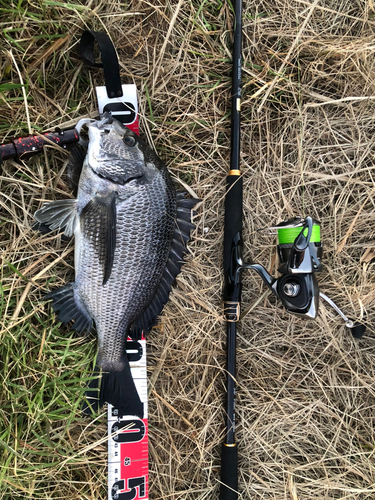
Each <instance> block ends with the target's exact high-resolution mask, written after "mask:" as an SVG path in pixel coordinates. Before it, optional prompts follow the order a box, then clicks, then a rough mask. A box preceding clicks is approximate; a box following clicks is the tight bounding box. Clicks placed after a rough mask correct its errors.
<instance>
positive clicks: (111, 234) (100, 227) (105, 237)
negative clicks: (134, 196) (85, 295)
mask: <svg viewBox="0 0 375 500" xmlns="http://www.w3.org/2000/svg"><path fill="white" fill-rule="evenodd" d="M80 218H81V228H82V232H83V234H84V236H85V237H86V238H88V239H89V240H90V241H91V243H92V244H93V246H94V248H95V250H96V252H97V254H98V256H99V261H100V263H101V264H102V265H103V285H105V284H106V283H107V281H108V280H109V277H110V276H111V271H112V266H113V260H114V255H115V248H116V194H115V193H111V194H109V195H107V196H99V195H97V196H95V197H94V198H92V200H91V201H89V203H88V204H87V205H86V206H85V208H84V209H83V210H82V213H81V216H80Z"/></svg>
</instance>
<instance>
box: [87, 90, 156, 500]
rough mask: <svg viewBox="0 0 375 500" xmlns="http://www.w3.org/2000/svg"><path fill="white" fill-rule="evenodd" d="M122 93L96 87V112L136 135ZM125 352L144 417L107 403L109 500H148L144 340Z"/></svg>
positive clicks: (134, 112) (131, 98) (133, 105)
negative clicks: (112, 94)
mask: <svg viewBox="0 0 375 500" xmlns="http://www.w3.org/2000/svg"><path fill="white" fill-rule="evenodd" d="M121 88H122V92H123V95H122V96H121V97H120V98H118V97H115V98H110V97H108V92H107V88H106V87H96V95H97V98H98V108H99V113H100V114H102V113H104V112H105V111H109V112H110V113H111V114H112V116H114V117H115V118H116V119H117V120H119V121H121V122H122V123H123V124H124V125H126V126H127V127H128V128H130V129H131V130H132V131H133V132H135V133H136V134H138V135H139V119H138V101H137V89H136V86H135V85H122V86H121ZM126 353H127V356H128V359H129V364H130V371H131V374H132V377H133V380H134V383H135V387H136V389H137V391H138V394H139V397H140V400H141V401H142V403H143V410H144V417H143V419H140V418H139V417H136V416H134V415H124V416H122V417H121V418H119V417H118V411H117V410H116V407H114V406H112V405H110V404H109V405H108V499H109V500H138V499H140V500H148V401H147V363H146V340H145V339H144V338H142V339H141V340H139V341H137V342H135V341H133V340H132V339H130V338H128V341H127V343H126Z"/></svg>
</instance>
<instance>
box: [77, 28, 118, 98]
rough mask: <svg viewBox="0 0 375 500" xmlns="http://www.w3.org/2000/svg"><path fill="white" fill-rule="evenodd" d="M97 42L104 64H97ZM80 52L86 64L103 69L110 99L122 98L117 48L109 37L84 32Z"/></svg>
mask: <svg viewBox="0 0 375 500" xmlns="http://www.w3.org/2000/svg"><path fill="white" fill-rule="evenodd" d="M95 42H96V43H97V44H98V47H99V50H100V53H101V56H102V63H97V62H95V56H94V44H95ZM79 51H80V55H81V59H82V61H83V62H84V63H85V64H87V65H88V66H91V67H93V68H103V70H104V79H105V86H106V88H107V95H108V97H110V98H112V97H121V96H122V95H123V92H122V88H121V79H120V67H119V64H118V59H117V54H116V51H115V48H114V46H113V43H112V42H111V39H110V38H109V36H108V35H107V34H106V33H102V32H100V31H88V30H87V31H84V32H83V33H82V36H81V43H80V46H79Z"/></svg>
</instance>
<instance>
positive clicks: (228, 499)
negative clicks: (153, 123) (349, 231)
mask: <svg viewBox="0 0 375 500" xmlns="http://www.w3.org/2000/svg"><path fill="white" fill-rule="evenodd" d="M241 52H242V0H235V2H234V30H233V67H232V100H231V156H230V170H229V172H228V175H227V178H226V194H225V216H224V256H223V257H224V259H223V268H224V281H225V284H224V294H223V295H224V297H223V299H224V300H223V302H224V318H225V320H226V322H227V380H226V432H225V440H224V442H223V444H222V450H221V484H220V500H237V498H238V448H237V443H236V441H235V380H236V330H237V323H238V321H239V319H240V307H241V292H242V271H243V270H244V269H247V270H252V271H255V272H256V273H258V274H259V276H260V277H261V279H262V280H263V282H264V283H265V284H266V286H267V287H268V288H269V290H270V291H271V292H272V293H273V294H274V295H276V297H277V298H278V299H279V300H280V302H281V303H282V305H283V306H284V307H285V309H286V310H287V311H288V312H290V313H292V314H294V315H296V316H299V317H300V318H305V319H315V318H316V316H317V314H318V309H319V300H320V299H323V300H325V301H326V302H327V303H328V304H329V305H330V306H331V307H333V309H334V310H335V311H336V312H337V313H338V314H339V315H340V316H341V317H342V319H343V320H344V321H345V325H346V327H347V328H348V329H349V330H350V331H351V333H352V335H353V337H355V338H361V337H362V336H363V334H364V332H365V330H366V327H365V326H364V325H363V324H362V323H360V322H355V321H352V320H350V319H348V318H347V317H346V315H345V314H344V313H343V312H342V311H341V309H339V307H338V306H337V305H336V304H335V303H334V302H333V301H332V300H331V299H329V298H328V297H327V296H326V295H325V294H323V293H321V292H320V291H319V286H318V282H317V279H316V273H318V272H320V271H321V270H322V264H321V259H322V255H323V246H322V242H321V238H320V229H321V226H320V222H319V221H317V220H314V219H313V218H312V217H309V216H307V217H294V218H292V219H289V220H285V221H283V222H281V223H280V224H277V225H276V226H274V227H271V228H265V229H266V230H268V231H269V232H270V234H276V235H277V236H278V245H277V252H278V257H279V261H280V267H279V268H278V271H279V273H280V274H281V276H279V277H278V278H274V277H273V276H271V275H270V274H269V273H268V271H267V270H266V269H265V268H264V267H263V266H262V265H260V264H255V263H246V262H244V260H243V251H242V249H243V243H242V203H243V180H242V175H241V172H240V127H241V66H242V55H241ZM265 229H261V231H264V230H265Z"/></svg>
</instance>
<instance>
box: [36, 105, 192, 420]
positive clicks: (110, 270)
mask: <svg viewBox="0 0 375 500" xmlns="http://www.w3.org/2000/svg"><path fill="white" fill-rule="evenodd" d="M87 126H88V131H89V144H88V150H87V154H86V157H85V159H84V163H83V166H82V173H81V176H80V180H79V186H78V194H77V200H65V201H64V200H59V201H57V202H51V203H49V204H46V205H44V206H43V207H42V208H41V209H39V210H38V211H37V212H36V213H35V218H36V220H37V221H38V222H39V223H40V224H42V225H43V227H44V228H45V227H51V229H59V230H60V231H61V230H64V231H66V234H67V235H68V236H70V235H71V234H72V232H73V229H74V236H75V271H76V274H75V281H74V282H73V283H70V284H68V285H66V286H65V287H62V288H60V289H57V290H54V291H52V292H50V293H49V294H48V295H47V298H50V299H52V307H53V308H54V310H55V311H56V312H58V318H59V319H60V320H61V321H63V322H64V323H69V322H71V324H72V328H74V329H76V330H77V331H78V332H79V333H83V332H84V331H89V330H90V329H91V326H92V325H93V323H94V324H95V327H96V331H97V334H98V344H99V349H98V356H97V368H96V369H95V371H98V372H100V373H101V378H100V381H99V379H95V380H93V382H92V383H91V384H90V387H89V390H88V392H87V408H86V409H87V410H90V409H94V410H96V409H97V408H98V406H101V405H102V404H104V402H108V403H111V404H113V405H115V406H116V410H118V412H119V413H118V415H121V414H123V415H136V416H138V417H140V418H142V417H143V414H144V408H143V403H142V402H141V400H140V398H139V395H138V392H137V388H136V385H135V384H134V380H133V378H132V375H131V371H130V366H129V360H128V357H127V353H126V341H127V338H128V336H130V337H132V338H133V339H134V340H139V339H140V338H141V334H142V332H144V333H145V334H146V333H147V332H148V331H149V330H150V329H151V328H152V326H153V325H154V324H155V323H156V321H157V317H158V315H159V314H160V313H161V311H162V309H163V307H164V304H165V303H166V302H167V300H168V296H169V292H170V290H171V286H172V284H173V282H174V280H175V278H176V276H177V275H178V273H179V272H180V269H181V266H182V264H183V257H184V254H185V253H186V252H187V250H186V242H187V241H188V240H189V237H190V231H191V230H192V229H193V228H194V226H193V224H191V209H192V208H193V206H194V205H195V204H196V203H197V202H198V201H199V200H195V199H189V198H185V196H184V193H177V192H176V190H175V187H174V184H173V182H172V179H171V177H170V175H169V172H168V170H167V168H166V167H165V165H164V163H163V162H162V161H161V159H160V158H159V157H158V156H157V155H156V153H155V152H154V151H153V150H152V149H151V148H150V147H149V146H148V145H147V144H146V143H145V142H144V141H143V140H142V139H140V138H138V137H137V136H136V135H135V134H134V133H133V132H131V131H130V130H129V129H127V128H126V127H125V126H123V125H122V124H121V123H120V122H118V121H117V120H115V119H114V118H112V117H111V116H110V115H109V114H104V115H102V116H101V118H100V120H88V123H87ZM79 156H80V155H75V157H76V158H78V157H79ZM80 168H81V166H80ZM98 391H99V394H98ZM98 396H99V397H98Z"/></svg>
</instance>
